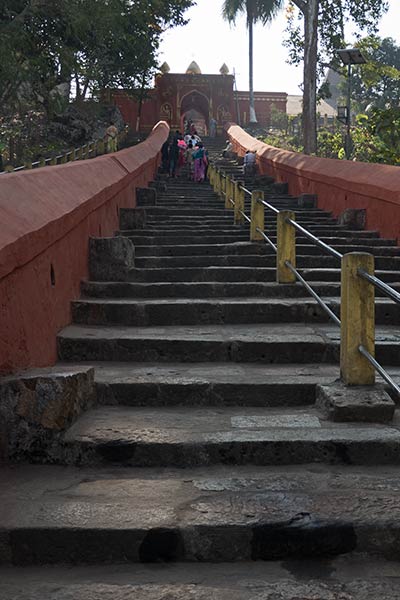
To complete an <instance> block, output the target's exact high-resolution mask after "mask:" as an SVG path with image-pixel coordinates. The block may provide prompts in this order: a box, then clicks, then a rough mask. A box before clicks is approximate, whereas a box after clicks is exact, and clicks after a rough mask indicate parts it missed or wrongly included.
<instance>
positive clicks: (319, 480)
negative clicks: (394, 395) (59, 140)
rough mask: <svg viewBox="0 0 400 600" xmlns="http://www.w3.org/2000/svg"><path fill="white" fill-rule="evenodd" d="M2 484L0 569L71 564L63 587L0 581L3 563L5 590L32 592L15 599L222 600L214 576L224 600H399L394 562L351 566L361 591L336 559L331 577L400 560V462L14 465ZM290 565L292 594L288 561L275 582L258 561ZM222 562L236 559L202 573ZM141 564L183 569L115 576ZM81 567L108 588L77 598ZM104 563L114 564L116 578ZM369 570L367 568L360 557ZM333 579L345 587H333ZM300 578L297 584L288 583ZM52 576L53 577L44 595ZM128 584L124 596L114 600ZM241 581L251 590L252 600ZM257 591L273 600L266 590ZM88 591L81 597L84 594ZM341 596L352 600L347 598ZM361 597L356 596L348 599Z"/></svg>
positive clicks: (38, 580) (12, 573) (39, 580)
mask: <svg viewBox="0 0 400 600" xmlns="http://www.w3.org/2000/svg"><path fill="white" fill-rule="evenodd" d="M294 431H295V430H294ZM358 436H359V442H358V443H355V444H354V447H353V448H352V451H351V452H350V455H351V456H353V455H355V456H356V457H358V450H357V449H359V452H360V453H362V448H361V447H362V441H361V440H362V439H363V437H364V429H361V430H360V432H359V434H358ZM374 437H376V438H377V442H376V444H375V445H376V447H377V448H378V447H379V446H380V444H381V443H384V440H385V434H384V431H383V430H382V433H381V436H379V434H376V436H374V435H373V434H371V436H368V438H367V439H368V440H369V439H370V438H371V442H369V441H368V442H367V444H366V446H368V445H374V444H373V443H372V439H374ZM379 438H381V439H379ZM388 438H389V436H388ZM305 445H307V443H306V444H305ZM325 446H326V448H327V450H326V452H327V454H329V453H332V455H333V454H334V451H333V450H332V446H330V445H329V443H326V444H325ZM322 447H323V444H321V448H322ZM108 450H110V449H108ZM109 453H110V454H111V453H112V452H111V451H110V452H109ZM125 453H127V450H125ZM104 454H106V451H105V452H104ZM115 454H116V455H117V454H118V452H117V449H115ZM377 458H379V455H378V456H377ZM1 483H2V485H1V487H0V498H1V505H2V511H1V516H0V526H1V530H2V538H3V539H2V546H1V549H2V554H1V558H2V562H3V564H4V563H6V562H7V558H8V561H9V562H12V564H13V565H14V566H25V567H31V566H35V565H36V566H39V565H46V564H47V565H49V564H51V565H63V564H66V563H67V564H68V573H67V574H65V575H64V578H63V577H62V576H61V575H60V570H59V568H57V569H55V568H53V569H49V568H47V569H46V570H45V572H43V571H40V576H39V577H38V576H37V575H36V577H33V581H32V585H33V587H29V589H27V586H28V584H29V583H30V582H31V579H30V578H32V575H33V573H35V572H36V571H32V570H30V571H26V570H25V571H22V572H21V573H23V574H24V576H21V577H18V574H19V573H20V571H19V570H17V569H15V568H14V569H12V570H11V569H10V570H9V571H8V574H6V577H3V573H4V568H3V569H2V570H1V583H0V585H1V587H0V590H1V591H3V590H4V587H5V586H7V584H9V585H11V586H13V589H14V590H15V589H17V590H21V589H25V590H27V595H26V596H22V595H15V596H11V598H12V600H39V599H40V600H50V599H51V600H53V599H54V600H67V599H68V600H70V599H72V598H73V599H74V600H83V599H85V600H94V599H98V598H99V599H100V598H101V599H102V600H111V599H113V600H114V599H116V598H118V599H119V598H121V600H122V599H124V600H125V599H128V598H129V599H130V598H132V599H135V600H136V599H142V598H143V600H160V599H161V598H162V599H165V600H167V598H168V600H169V599H170V598H171V600H178V599H179V600H189V598H190V600H195V599H198V600H205V599H206V598H212V599H213V600H219V599H221V598H222V599H227V598H228V596H227V595H226V593H224V595H223V596H220V595H219V592H218V589H217V590H213V576H214V575H215V574H218V580H219V581H221V579H220V578H221V577H222V581H224V586H223V587H225V586H227V589H225V592H228V591H229V600H232V599H233V598H235V599H237V600H243V599H247V598H248V599H249V600H250V599H251V600H256V599H260V600H261V599H264V598H265V599H270V600H274V599H275V598H276V599H278V598H279V600H286V599H287V600H295V599H296V600H297V599H299V600H300V598H301V599H302V600H303V599H304V600H305V599H307V600H312V599H318V600H320V599H321V600H322V599H323V600H342V598H343V600H347V599H349V600H350V599H351V600H354V599H355V598H359V599H360V600H376V598H382V599H384V600H389V599H393V600H397V598H398V595H397V596H396V593H397V592H398V587H397V586H398V583H399V575H398V564H397V569H395V568H394V565H392V567H391V570H389V567H386V568H382V566H381V567H380V569H381V570H380V571H379V572H378V571H377V569H376V568H375V569H371V571H370V570H368V569H367V570H366V571H364V569H361V568H360V567H359V570H358V573H359V575H358V576H359V582H358V584H357V586H356V585H353V586H350V587H346V586H345V582H347V585H349V579H350V580H351V569H350V568H349V566H346V567H345V566H343V562H341V564H342V572H341V571H340V570H339V574H338V573H336V572H335V575H332V570H334V565H335V564H336V561H334V560H333V559H334V557H335V556H337V557H340V556H341V555H343V556H342V557H341V558H340V560H341V561H345V560H349V559H350V560H351V558H352V557H353V559H355V558H358V560H361V558H362V560H363V561H365V560H366V559H367V558H368V557H369V558H370V559H371V560H372V559H373V560H374V561H377V560H380V559H384V558H385V557H390V558H391V559H392V560H398V557H399V550H398V548H399V545H400V527H399V522H400V514H399V512H400V511H399V503H398V489H399V486H400V476H399V468H398V467H395V466H385V467H379V468H376V467H373V466H370V467H366V466H348V467H346V470H342V469H341V468H340V467H339V466H337V465H333V466H327V465H323V464H320V465H306V466H303V467H301V468H300V467H297V466H290V467H289V466H285V467H284V468H282V467H257V466H247V467H246V468H243V467H233V466H223V467H219V466H215V467H212V468H208V469H204V468H193V467H191V468H190V469H186V470H178V469H162V470H160V469H154V468H145V469H134V468H126V469H120V468H115V467H112V466H108V467H107V468H97V469H90V468H81V469H79V470H78V469H74V468H69V467H67V468H65V467H57V466H35V467H33V466H21V467H16V468H14V469H5V470H4V471H3V472H2V474H1ZM388 532H389V533H390V534H388ZM356 553H357V554H356ZM346 555H349V556H346ZM312 558H314V559H316V560H317V561H319V562H318V563H317V564H315V566H314V565H313V563H312V562H308V561H307V560H305V559H312ZM289 559H292V562H286V563H285V566H286V568H288V569H289V570H290V574H289V573H286V575H285V578H289V580H290V585H289V582H287V581H286V582H285V583H282V581H281V579H282V576H283V574H284V573H285V571H284V565H283V564H282V563H280V564H279V565H275V569H277V571H272V573H271V569H272V567H273V563H272V564H271V563H261V562H255V561H257V560H259V561H272V560H279V561H282V560H289ZM324 559H325V560H324ZM336 560H339V558H338V559H336ZM223 561H228V562H229V563H235V564H234V565H231V566H228V565H223V564H220V565H216V564H214V565H210V564H204V565H201V564H198V563H210V562H214V563H221V562H223ZM245 561H254V562H252V564H246V562H245ZM139 562H141V563H174V562H175V563H176V562H180V563H186V564H185V565H183V564H182V565H173V564H170V565H166V564H164V565H163V566H162V569H161V565H160V564H158V565H156V564H154V565H147V566H146V568H144V567H143V566H142V567H140V565H137V566H136V565H135V567H132V566H131V567H130V568H129V576H128V577H127V576H126V575H125V577H126V578H125V579H124V578H123V577H121V575H120V573H121V570H122V572H124V570H126V569H127V566H126V564H127V563H139ZM85 563H86V564H90V565H96V570H94V567H92V570H91V571H90V582H91V584H93V583H95V582H101V581H103V582H104V579H103V578H105V580H106V581H107V583H108V584H111V583H112V584H113V585H109V586H107V587H106V588H105V589H99V588H97V590H93V589H92V588H89V589H90V591H91V592H94V593H93V595H83V596H81V595H78V593H79V587H77V586H75V585H74V580H75V578H77V579H78V582H80V583H82V572H81V571H80V570H79V569H77V568H76V566H77V565H84V564H85ZM106 563H108V564H109V565H111V564H112V578H111V580H109V579H108V577H109V576H110V571H109V570H108V571H107V569H110V567H107V566H106ZM118 563H119V564H120V565H121V566H118ZM189 563H197V564H189ZM242 563H244V564H242ZM345 564H346V565H347V563H345ZM70 565H74V568H73V569H71V568H70ZM363 565H364V568H365V562H363ZM86 568H87V567H86ZM233 568H234V571H233ZM244 568H246V570H244ZM313 568H314V569H315V571H313ZM176 569H180V570H181V572H184V574H185V575H184V577H185V579H184V580H185V581H186V583H188V582H189V581H193V585H190V586H188V587H184V588H183V590H182V588H179V587H178V588H177V587H176V586H177V585H178V583H179V579H180V578H179V577H178V576H177V571H176ZM193 569H196V576H194V572H193ZM197 569H201V571H200V572H198V571H197ZM226 569H228V570H227V571H226ZM171 570H172V572H171ZM36 573H37V572H36ZM157 573H158V575H157ZM199 573H202V575H201V576H200V574H199ZM257 573H258V575H256V574H257ZM340 573H342V576H343V582H340V585H339V584H338V579H339V580H340ZM213 574H214V575H213ZM294 574H296V577H297V576H298V581H296V584H294V583H293V578H294V577H295V575H294ZM385 575H389V579H390V581H391V582H392V583H396V584H397V586H395V587H394V589H393V595H387V594H386V591H385V590H388V589H390V587H389V588H387V587H385V588H379V589H378V590H377V591H378V592H379V595H378V596H373V595H370V594H369V592H371V588H370V587H369V583H368V582H369V581H370V578H371V577H373V578H375V577H383V576H385ZM159 576H161V577H162V578H166V579H167V581H168V582H169V583H168V585H167V588H165V587H162V588H160V587H159V585H158V583H159V582H158V577H159ZM231 577H233V579H231ZM320 577H327V581H326V584H324V585H323V586H322V587H321V586H319V584H318V585H317V583H316V581H315V579H314V578H317V579H319V578H320ZM47 578H50V580H51V581H52V585H51V587H50V589H49V592H50V593H49V594H48V593H47V591H46V581H47V580H48V579H47ZM136 578H139V581H140V582H141V584H144V583H145V582H146V581H147V582H149V583H150V584H151V586H150V589H146V587H144V588H143V586H142V585H141V586H140V587H139V588H138V590H136V589H135V588H134V589H133V594H131V593H130V587H129V586H131V585H132V584H133V582H135V581H136ZM253 578H254V580H253ZM270 578H271V580H272V581H271V582H270V581H269V580H270ZM240 580H242V584H239V583H238V581H240ZM199 582H202V583H200V585H201V586H205V589H204V590H203V591H204V592H205V593H204V594H201V595H198V594H197V593H196V592H195V590H196V585H198V584H199ZM203 582H204V583H203ZM272 582H273V583H272ZM122 584H124V586H123V593H122V595H117V594H118V591H119V589H118V586H119V585H122ZM66 585H67V586H68V589H67V590H64V591H65V592H66V595H65V596H64V595H63V591H62V590H63V587H64V586H66ZM242 585H243V586H245V587H247V586H250V588H251V589H250V590H248V591H249V594H247V592H246V589H243V588H242ZM270 585H271V586H272V587H270ZM264 586H267V587H266V588H265V587H264ZM313 586H315V587H313ZM96 587H97V586H96ZM5 589H6V593H8V592H7V587H6V588H5ZM9 589H10V588H9ZM200 589H202V588H200ZM263 589H266V590H267V595H260V594H262V590H263ZM285 589H286V591H285ZM174 590H175V591H174ZM368 590H369V592H368ZM83 591H84V594H88V592H89V590H88V588H87V587H86V588H85V590H83ZM345 591H346V592H349V593H351V595H347V594H346V596H344V595H343V594H344V593H345ZM36 592H37V594H38V595H36ZM100 592H101V593H100ZM145 592H147V593H145ZM243 592H245V595H243ZM289 592H290V593H289ZM359 592H362V593H363V594H364V595H357V596H355V595H354V594H358V593H359ZM19 593H20V592H19V591H18V594H19ZM175 594H176V595H175ZM299 594H301V596H299ZM315 594H316V595H315ZM367 594H368V595H367ZM1 597H2V600H6V598H7V596H4V595H2V596H1Z"/></svg>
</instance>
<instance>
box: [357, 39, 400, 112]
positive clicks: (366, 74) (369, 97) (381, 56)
mask: <svg viewBox="0 0 400 600" xmlns="http://www.w3.org/2000/svg"><path fill="white" fill-rule="evenodd" d="M357 47H358V48H360V50H361V51H362V53H363V56H364V57H365V58H366V59H367V63H366V64H365V65H360V66H359V67H358V68H357V69H355V70H354V72H353V77H352V98H353V101H354V103H355V106H356V108H357V111H358V112H363V111H365V110H366V109H371V108H382V109H384V108H397V107H398V106H400V46H397V45H396V43H395V41H394V40H393V39H392V38H385V39H381V38H379V37H377V36H369V37H366V38H364V39H362V40H360V41H359V42H358V43H357Z"/></svg>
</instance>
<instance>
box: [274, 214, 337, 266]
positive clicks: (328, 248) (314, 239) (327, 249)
mask: <svg viewBox="0 0 400 600" xmlns="http://www.w3.org/2000/svg"><path fill="white" fill-rule="evenodd" d="M285 220H286V223H290V225H293V227H294V228H295V229H297V230H298V231H301V233H302V234H303V235H305V236H306V237H307V238H308V239H309V240H311V241H312V242H314V244H316V245H317V246H319V247H320V248H322V249H323V250H325V252H327V253H328V254H331V255H332V256H334V257H335V258H338V259H339V260H342V258H343V254H341V253H340V252H338V251H337V250H335V249H334V248H332V247H331V246H328V244H325V242H323V241H322V240H320V239H319V238H317V237H316V236H315V235H313V234H312V233H311V232H310V231H308V229H305V228H304V227H302V226H301V225H299V223H296V221H293V219H285Z"/></svg>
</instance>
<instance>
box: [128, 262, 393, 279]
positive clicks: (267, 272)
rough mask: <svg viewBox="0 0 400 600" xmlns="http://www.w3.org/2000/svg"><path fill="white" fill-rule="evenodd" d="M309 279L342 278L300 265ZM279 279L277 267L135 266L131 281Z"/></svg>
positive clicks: (386, 275) (387, 275)
mask: <svg viewBox="0 0 400 600" xmlns="http://www.w3.org/2000/svg"><path fill="white" fill-rule="evenodd" d="M299 270H300V273H301V274H302V275H303V277H304V278H305V279H306V280H307V281H340V277H341V272H340V269H334V268H322V267H319V268H312V269H310V268H304V269H299ZM376 276H377V277H379V278H380V279H382V280H383V281H385V282H387V283H391V282H396V283H398V282H399V275H398V271H390V270H381V269H379V270H377V271H376ZM275 280H276V269H275V267H233V266H230V267H216V266H214V267H190V268H189V267H182V268H179V267H174V268H169V269H168V268H163V269H160V268H158V269H132V270H131V271H130V274H129V281H132V282H136V283H139V282H147V283H150V282H163V281H164V282H175V281H180V282H185V281H187V282H189V281H196V282H214V281H215V282H218V281H219V282H263V281H266V282H272V281H275Z"/></svg>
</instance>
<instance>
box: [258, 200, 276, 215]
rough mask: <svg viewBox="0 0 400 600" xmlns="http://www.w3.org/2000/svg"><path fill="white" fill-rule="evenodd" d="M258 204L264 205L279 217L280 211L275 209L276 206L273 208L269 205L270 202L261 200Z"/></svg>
mask: <svg viewBox="0 0 400 600" xmlns="http://www.w3.org/2000/svg"><path fill="white" fill-rule="evenodd" d="M258 202H259V203H260V204H264V206H266V207H267V208H269V210H272V212H274V213H275V214H276V215H279V210H278V209H277V208H275V206H272V204H269V202H265V200H259V201H258Z"/></svg>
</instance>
